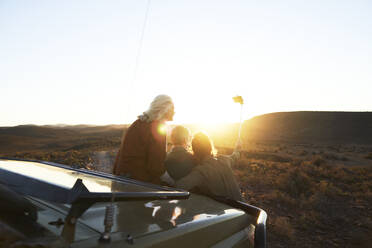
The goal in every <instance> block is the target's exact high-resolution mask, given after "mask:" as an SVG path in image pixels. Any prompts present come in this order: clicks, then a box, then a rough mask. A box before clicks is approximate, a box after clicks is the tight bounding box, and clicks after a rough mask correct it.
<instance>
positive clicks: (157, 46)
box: [0, 0, 372, 126]
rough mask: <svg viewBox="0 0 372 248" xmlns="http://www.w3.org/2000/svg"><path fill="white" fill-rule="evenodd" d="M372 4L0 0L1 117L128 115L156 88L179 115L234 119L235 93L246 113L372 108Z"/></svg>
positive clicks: (13, 121)
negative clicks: (240, 97) (166, 95)
mask: <svg viewBox="0 0 372 248" xmlns="http://www.w3.org/2000/svg"><path fill="white" fill-rule="evenodd" d="M147 7H149V11H148V18H147V22H146V25H145V26H144V21H145V13H146V9H147ZM371 13H372V1H369V0H364V1H362V0H354V1H350V0H347V1H341V0H333V1H331V0H322V1H320V0H319V1H317V0H315V1H298V0H294V1H289V0H287V1H277V0H272V1H249V0H245V1H243V0H241V1H235V0H232V1H227V0H225V1H216V0H214V1H207V0H205V1H196V0H195V1H194V0H176V1H165V0H152V1H151V2H150V4H149V5H148V0H127V1H124V0H122V1H88V0H87V1H76V0H75V1H72V0H71V1H52V0H50V1H37V0H33V1H26V0H25V1H20V0H14V1H13V0H2V1H0V90H1V97H0V106H1V107H0V126H14V125H20V124H38V125H44V124H57V123H64V124H97V125H105V124H123V123H130V122H132V121H133V120H135V118H136V116H137V115H138V114H140V113H142V112H143V111H145V110H146V109H147V107H148V105H149V103H150V102H151V100H152V98H154V97H155V96H156V95H157V94H168V95H170V96H171V97H172V98H173V99H174V101H175V111H176V115H175V120H174V121H175V122H176V123H222V122H238V121H239V111H240V107H239V105H238V104H236V103H234V102H233V100H232V97H233V96H235V95H241V96H243V98H244V100H245V103H246V104H245V105H244V116H243V118H244V119H249V118H251V117H253V116H255V115H259V114H264V113H269V112H279V111H298V110H316V111H323V110H326V111H372V14H371ZM143 27H145V29H144V32H143V39H142V41H143V43H142V49H141V53H140V55H139V56H137V55H138V51H139V46H140V44H141V42H140V41H141V33H142V30H143ZM137 58H138V68H137V70H136V69H135V67H136V66H135V65H136V61H137Z"/></svg>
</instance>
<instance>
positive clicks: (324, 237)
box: [235, 145, 372, 247]
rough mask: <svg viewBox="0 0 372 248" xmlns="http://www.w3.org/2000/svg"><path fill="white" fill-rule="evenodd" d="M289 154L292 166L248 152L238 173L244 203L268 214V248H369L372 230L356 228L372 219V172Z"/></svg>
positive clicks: (322, 157)
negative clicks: (367, 246)
mask: <svg viewBox="0 0 372 248" xmlns="http://www.w3.org/2000/svg"><path fill="white" fill-rule="evenodd" d="M281 147H282V146H280V147H277V148H275V147H273V146H271V149H275V150H279V149H281V150H282V148H281ZM339 149H341V148H339ZM291 150H292V151H291ZM354 150H355V151H356V150H357V149H354ZM288 151H289V153H291V154H293V158H292V159H291V160H290V162H288V160H287V159H286V160H276V161H275V162H273V161H272V159H270V160H267V159H266V158H267V157H265V156H253V157H249V154H252V153H251V152H247V153H245V154H244V155H245V156H244V157H243V158H242V159H241V161H240V162H239V163H238V165H237V166H236V168H235V174H236V176H237V178H238V179H239V181H240V185H241V187H242V189H243V192H244V196H245V199H246V201H247V202H249V203H251V204H254V205H257V206H258V207H261V208H263V209H265V210H266V211H267V212H268V215H269V221H268V242H269V246H270V247H337V246H341V247H359V246H360V247H366V246H363V245H364V244H366V242H367V241H366V240H368V238H367V237H368V234H369V233H370V232H371V231H372V227H371V226H368V225H364V227H363V228H357V227H358V225H359V224H358V223H360V222H363V221H364V220H365V219H368V218H371V213H372V211H371V205H372V166H347V165H344V164H343V163H348V162H350V160H345V159H342V158H343V157H345V155H344V154H342V153H341V154H338V155H337V156H336V155H334V154H333V153H331V152H328V151H327V149H324V150H320V149H319V150H318V151H316V152H315V155H312V154H310V156H307V157H305V158H301V157H297V156H299V152H296V149H295V147H294V148H291V146H290V145H286V154H289V153H288ZM269 152H270V150H269V149H266V150H265V152H264V153H269ZM277 155H278V156H280V154H277ZM296 155H297V156H296ZM304 155H305V153H302V152H301V156H304ZM306 155H308V154H306ZM351 155H352V154H350V153H349V154H348V156H351ZM355 156H357V155H355ZM284 161H286V162H284ZM335 163H336V164H335ZM354 227H355V228H354ZM357 233H359V234H357ZM358 237H359V238H360V240H358Z"/></svg>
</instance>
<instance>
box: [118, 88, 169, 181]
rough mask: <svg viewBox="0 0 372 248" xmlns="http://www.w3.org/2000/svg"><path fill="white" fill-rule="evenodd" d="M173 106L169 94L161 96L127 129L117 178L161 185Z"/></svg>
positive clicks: (120, 150)
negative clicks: (166, 124) (165, 128)
mask: <svg viewBox="0 0 372 248" xmlns="http://www.w3.org/2000/svg"><path fill="white" fill-rule="evenodd" d="M173 115H174V104H173V101H172V99H171V98H170V97H169V96H167V95H159V96H157V97H155V99H154V100H153V101H152V103H151V105H150V108H149V109H148V110H147V111H146V112H144V113H143V114H142V115H140V116H138V119H137V120H136V121H135V122H133V123H132V125H131V126H130V127H129V128H128V130H127V132H126V134H125V136H123V140H122V142H121V146H120V149H119V152H118V154H117V156H116V160H115V164H114V171H113V173H114V174H115V175H119V176H126V177H130V178H132V179H136V180H140V181H144V182H150V183H156V184H160V176H161V175H162V174H163V173H164V172H165V167H164V160H165V157H166V132H165V130H164V124H165V122H166V121H172V120H173Z"/></svg>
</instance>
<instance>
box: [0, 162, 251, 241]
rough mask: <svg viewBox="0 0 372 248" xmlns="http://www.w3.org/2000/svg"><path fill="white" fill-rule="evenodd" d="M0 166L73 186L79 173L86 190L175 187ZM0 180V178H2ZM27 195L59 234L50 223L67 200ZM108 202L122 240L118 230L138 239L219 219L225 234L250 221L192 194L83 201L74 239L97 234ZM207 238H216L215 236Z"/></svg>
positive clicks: (25, 165) (28, 165)
mask: <svg viewBox="0 0 372 248" xmlns="http://www.w3.org/2000/svg"><path fill="white" fill-rule="evenodd" d="M0 169H3V170H7V171H11V172H14V173H19V174H21V175H22V176H27V177H30V178H33V179H36V180H40V181H44V182H47V183H52V184H54V185H57V186H58V187H62V188H66V189H71V188H73V186H74V183H75V182H76V180H77V179H82V181H83V183H84V185H85V186H86V187H87V189H88V190H89V191H91V192H158V191H166V190H168V191H169V190H177V189H172V188H168V187H161V186H159V185H152V184H148V183H142V182H138V181H135V180H131V179H126V178H121V177H116V176H113V175H110V174H105V173H99V172H92V171H85V170H77V169H72V168H68V167H66V166H63V165H58V164H53V163H45V162H35V161H18V160H7V159H0ZM1 180H3V179H1ZM1 180H0V183H2V184H3V183H5V182H3V181H1ZM28 199H29V200H30V201H31V202H32V203H33V204H35V205H36V206H37V207H38V222H39V224H40V225H42V226H44V227H45V228H46V229H48V230H50V231H51V232H53V233H55V234H56V235H60V233H61V230H62V227H61V226H54V225H51V224H50V223H51V222H52V221H56V220H58V219H59V218H61V219H62V220H64V219H65V218H66V216H67V214H68V212H69V211H70V208H71V205H70V204H63V203H56V202H51V201H47V200H43V199H40V198H37V197H35V196H32V197H28ZM110 204H113V205H114V208H115V212H114V215H113V219H114V225H113V227H112V230H111V232H112V237H113V240H115V239H117V240H122V239H123V237H124V236H125V237H126V236H128V235H130V237H133V238H134V239H140V238H141V237H146V236H148V235H151V234H156V233H159V232H164V231H173V232H174V231H175V232H176V233H177V230H182V234H183V235H184V234H185V233H187V232H191V231H192V230H194V231H195V230H198V229H203V228H202V227H210V226H218V225H222V224H223V223H230V225H229V229H228V230H226V231H225V234H224V235H226V236H228V235H231V234H232V233H233V232H235V231H238V230H241V229H243V228H244V227H246V226H247V223H254V222H255V219H254V218H253V217H251V216H249V215H247V214H246V213H245V212H244V211H242V210H238V209H235V208H233V207H231V206H228V205H226V204H223V203H220V202H217V201H215V200H213V199H211V198H209V197H206V196H202V195H198V194H191V196H190V197H189V199H167V200H160V199H157V200H131V201H115V202H114V203H111V202H98V203H95V204H93V205H92V206H91V207H89V208H88V209H87V210H86V211H85V212H84V214H83V215H82V216H81V217H80V218H79V219H78V222H77V227H76V235H75V239H74V242H80V245H82V244H81V242H84V240H90V239H91V238H93V237H97V238H96V239H94V240H98V238H99V236H100V234H101V233H103V232H104V228H105V227H104V224H103V223H104V219H105V210H106V207H107V206H109V205H110ZM220 228H221V227H220ZM211 230H212V229H211ZM224 235H222V236H224ZM115 237H116V238H115ZM210 238H214V239H216V237H210ZM222 238H223V237H221V239H222ZM206 239H208V238H206ZM89 242H91V241H89Z"/></svg>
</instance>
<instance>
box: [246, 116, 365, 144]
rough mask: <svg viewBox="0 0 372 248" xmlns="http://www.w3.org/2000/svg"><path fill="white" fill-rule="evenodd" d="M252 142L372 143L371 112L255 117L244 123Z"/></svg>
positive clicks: (247, 136)
mask: <svg viewBox="0 0 372 248" xmlns="http://www.w3.org/2000/svg"><path fill="white" fill-rule="evenodd" d="M242 135H243V138H244V139H246V140H252V141H261V142H262V141H273V142H290V143H297V144H298V143H307V144H309V143H316V144H319V143H326V144H372V112H310V111H303V112H281V113H270V114H265V115H260V116H256V117H254V118H252V119H250V120H248V121H245V122H244V124H243V130H242Z"/></svg>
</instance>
